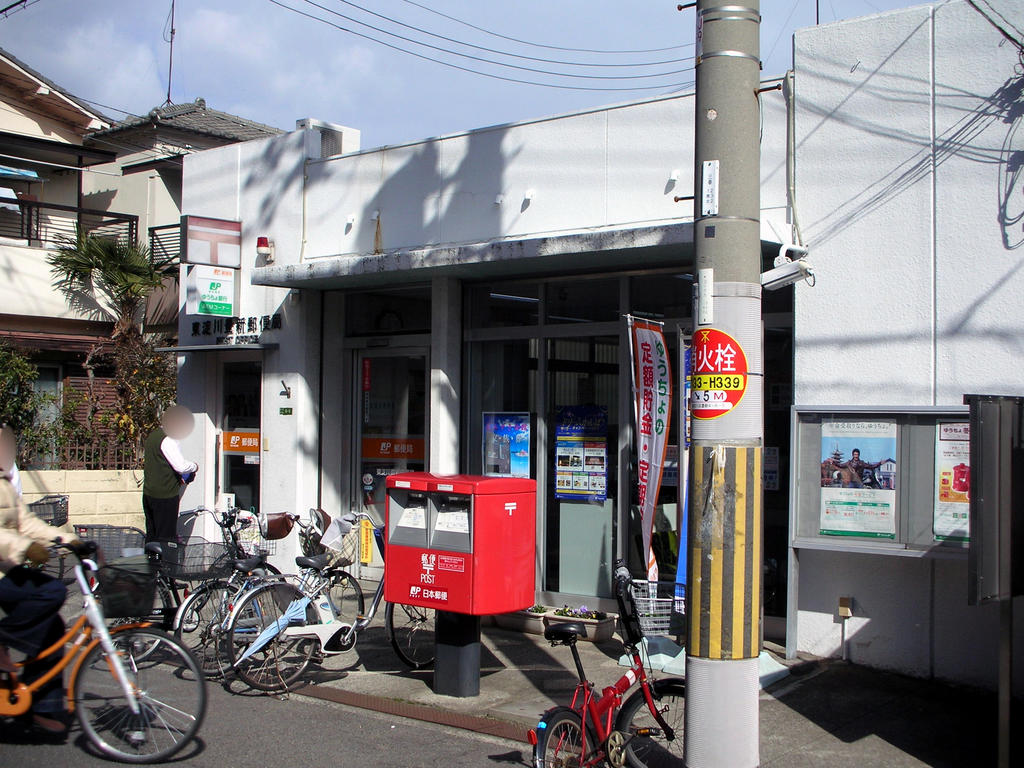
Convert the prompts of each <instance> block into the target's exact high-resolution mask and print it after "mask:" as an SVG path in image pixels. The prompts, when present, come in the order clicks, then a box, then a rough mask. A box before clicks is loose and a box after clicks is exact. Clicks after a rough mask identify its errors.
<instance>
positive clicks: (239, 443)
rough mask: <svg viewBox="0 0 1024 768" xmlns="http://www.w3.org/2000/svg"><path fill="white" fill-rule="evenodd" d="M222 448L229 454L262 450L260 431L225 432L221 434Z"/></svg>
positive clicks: (256, 452)
mask: <svg viewBox="0 0 1024 768" xmlns="http://www.w3.org/2000/svg"><path fill="white" fill-rule="evenodd" d="M221 449H222V450H223V451H224V453H227V454H241V455H244V454H247V453H255V454H257V455H258V454H259V452H260V433H259V432H224V433H223V434H222V435H221Z"/></svg>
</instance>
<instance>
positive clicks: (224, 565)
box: [160, 539, 235, 581]
mask: <svg viewBox="0 0 1024 768" xmlns="http://www.w3.org/2000/svg"><path fill="white" fill-rule="evenodd" d="M161 544H162V545H163V556H162V557H161V558H160V562H161V564H162V566H163V567H164V568H166V570H167V573H168V575H170V576H171V577H172V578H175V579H181V580H182V581H203V580H205V579H222V578H226V577H228V576H230V575H231V571H232V569H233V567H234V560H235V558H234V557H232V555H231V551H230V550H229V549H228V548H227V547H226V546H225V545H224V544H221V543H214V542H210V541H203V540H201V539H190V540H189V541H188V542H186V543H184V544H179V543H178V542H176V541H168V542H161Z"/></svg>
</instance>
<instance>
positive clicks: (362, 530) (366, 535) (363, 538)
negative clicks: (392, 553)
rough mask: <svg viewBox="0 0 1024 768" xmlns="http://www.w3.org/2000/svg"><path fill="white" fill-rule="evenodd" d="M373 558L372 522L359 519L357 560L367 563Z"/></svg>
mask: <svg viewBox="0 0 1024 768" xmlns="http://www.w3.org/2000/svg"><path fill="white" fill-rule="evenodd" d="M371 560H373V523H371V522H370V521H369V520H360V525H359V562H360V563H362V564H363V565H367V564H368V563H369V562H370V561H371Z"/></svg>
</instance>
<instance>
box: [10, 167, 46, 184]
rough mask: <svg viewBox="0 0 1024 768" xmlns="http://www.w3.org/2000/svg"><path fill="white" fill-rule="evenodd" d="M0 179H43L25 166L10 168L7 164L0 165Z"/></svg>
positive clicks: (33, 180) (39, 180)
mask: <svg viewBox="0 0 1024 768" xmlns="http://www.w3.org/2000/svg"><path fill="white" fill-rule="evenodd" d="M0 179H14V180H16V181H30V182H33V183H40V182H43V181H45V179H41V178H39V174H38V173H36V172H35V171H30V170H28V169H27V168H12V167H11V166H9V165H0Z"/></svg>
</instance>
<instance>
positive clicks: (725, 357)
mask: <svg viewBox="0 0 1024 768" xmlns="http://www.w3.org/2000/svg"><path fill="white" fill-rule="evenodd" d="M693 342H694V343H693V353H694V356H693V376H692V377H691V382H690V385H691V392H690V410H691V413H692V414H693V418H695V419H717V418H718V417H719V416H724V415H725V414H727V413H729V411H731V410H732V409H733V408H735V407H736V406H737V405H739V402H740V400H742V399H743V395H744V394H745V393H746V391H747V356H746V354H744V352H743V347H741V346H740V344H739V342H738V341H736V339H734V338H733V337H732V336H730V335H729V334H727V333H725V332H724V331H720V330H718V329H717V328H699V329H698V330H697V332H696V334H695V335H694V340H693Z"/></svg>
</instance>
